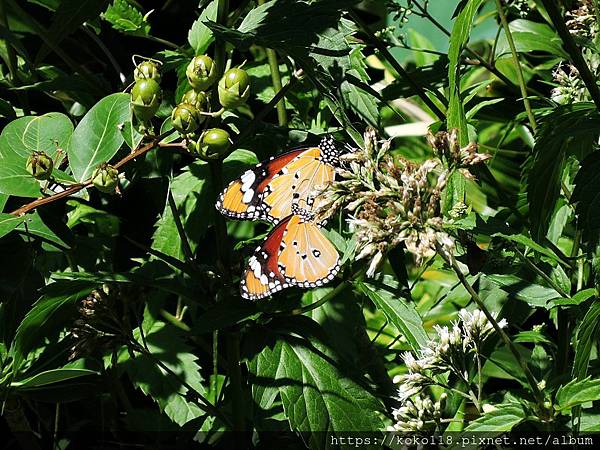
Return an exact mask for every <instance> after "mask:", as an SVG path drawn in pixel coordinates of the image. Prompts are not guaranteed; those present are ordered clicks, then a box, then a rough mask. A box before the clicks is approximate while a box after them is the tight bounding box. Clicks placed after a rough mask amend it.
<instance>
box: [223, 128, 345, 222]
mask: <svg viewBox="0 0 600 450" xmlns="http://www.w3.org/2000/svg"><path fill="white" fill-rule="evenodd" d="M339 156H340V150H339V147H338V146H337V145H336V143H335V141H334V140H333V138H332V137H331V136H326V137H324V138H323V139H322V140H321V142H320V143H319V145H318V146H317V147H302V148H298V149H295V150H290V151H289V152H286V153H284V154H282V155H280V156H277V157H272V158H271V159H269V160H267V161H263V162H261V163H259V164H258V165H256V166H255V167H253V168H252V169H249V170H247V171H246V172H244V173H243V174H242V176H241V177H240V178H238V179H236V180H234V181H232V182H231V183H230V184H229V186H227V188H226V189H225V190H224V191H223V192H222V193H221V194H220V195H219V198H218V199H217V203H216V205H215V206H216V208H217V209H218V210H219V211H220V212H221V214H223V215H225V216H226V217H229V218H231V219H241V220H244V219H247V220H264V221H267V222H270V223H272V224H273V225H276V224H278V223H279V221H281V220H283V219H285V218H286V217H288V216H290V215H291V214H292V203H293V202H301V201H304V202H306V201H307V200H308V196H309V195H310V194H311V193H312V192H313V191H314V190H315V188H316V187H317V186H326V185H328V184H329V183H331V182H332V181H333V179H334V177H335V168H336V167H337V166H338V165H339Z"/></svg>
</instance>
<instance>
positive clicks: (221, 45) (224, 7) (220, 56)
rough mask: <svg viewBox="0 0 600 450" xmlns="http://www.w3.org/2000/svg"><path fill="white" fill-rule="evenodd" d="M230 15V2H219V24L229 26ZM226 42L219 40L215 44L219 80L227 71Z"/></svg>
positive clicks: (222, 0)
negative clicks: (228, 17)
mask: <svg viewBox="0 0 600 450" xmlns="http://www.w3.org/2000/svg"><path fill="white" fill-rule="evenodd" d="M228 14H229V0H218V4H217V23H218V24H219V25H223V26H227V16H228ZM225 57H226V55H225V41H224V40H223V39H217V41H216V43H215V58H214V61H215V65H216V66H217V73H218V74H219V77H218V78H221V76H222V75H223V72H224V71H225Z"/></svg>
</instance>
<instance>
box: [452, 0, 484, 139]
mask: <svg viewBox="0 0 600 450" xmlns="http://www.w3.org/2000/svg"><path fill="white" fill-rule="evenodd" d="M481 3H482V0H468V1H467V2H466V4H465V6H464V8H463V9H462V10H461V11H460V13H459V14H458V17H457V18H456V21H455V22H454V26H453V27H452V33H451V35H450V48H449V49H448V59H449V61H450V63H449V65H448V83H449V87H450V98H449V104H448V114H447V122H448V129H452V128H457V129H458V130H459V132H460V143H461V145H466V144H468V143H469V132H468V130H467V119H466V117H465V110H464V106H463V102H462V99H461V95H460V92H461V89H460V55H461V53H462V50H463V48H464V47H465V45H467V43H468V42H469V36H470V34H471V27H472V26H473V20H474V19H475V14H476V13H477V10H478V9H479V6H480V5H481Z"/></svg>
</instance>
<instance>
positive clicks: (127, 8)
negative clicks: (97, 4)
mask: <svg viewBox="0 0 600 450" xmlns="http://www.w3.org/2000/svg"><path fill="white" fill-rule="evenodd" d="M102 18H103V19H104V20H106V21H107V22H109V23H110V24H111V25H112V27H113V28H114V29H115V30H118V31H122V32H124V33H127V34H132V35H134V36H147V35H148V33H149V32H150V24H149V23H148V22H147V21H146V17H144V15H143V14H142V13H141V12H140V11H139V10H138V9H137V8H136V7H135V6H133V5H131V4H129V2H127V0H114V1H113V4H112V5H110V6H109V7H108V8H106V11H105V12H104V13H102Z"/></svg>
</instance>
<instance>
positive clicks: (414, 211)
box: [317, 129, 489, 276]
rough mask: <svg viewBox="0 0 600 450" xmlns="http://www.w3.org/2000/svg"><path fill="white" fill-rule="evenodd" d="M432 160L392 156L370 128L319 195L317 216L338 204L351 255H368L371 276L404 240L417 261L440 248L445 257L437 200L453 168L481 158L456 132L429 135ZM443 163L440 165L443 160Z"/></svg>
mask: <svg viewBox="0 0 600 450" xmlns="http://www.w3.org/2000/svg"><path fill="white" fill-rule="evenodd" d="M429 141H430V143H431V144H432V146H433V147H434V152H435V155H436V158H435V159H429V160H426V161H424V162H422V163H419V164H418V163H415V162H411V161H407V160H405V159H402V158H394V157H393V156H392V155H390V153H389V150H390V146H391V143H390V141H378V140H377V135H376V133H375V131H374V130H372V129H369V130H367V131H366V132H365V145H364V149H358V150H356V151H354V152H351V153H348V154H346V155H343V156H342V157H341V158H340V159H341V161H342V163H343V167H342V168H341V169H339V170H338V173H339V177H338V178H339V181H336V182H335V183H333V184H331V185H330V186H329V187H328V188H327V189H326V190H325V191H324V192H322V193H321V195H320V204H319V207H318V212H317V215H318V216H319V215H325V214H332V211H334V210H336V209H337V208H338V207H340V206H341V205H345V210H346V211H347V212H348V216H349V218H348V219H347V220H348V223H349V226H350V229H351V231H353V232H354V235H355V238H356V239H357V256H356V259H363V258H365V259H366V258H369V259H370V262H369V267H368V270H367V275H368V276H373V275H374V274H375V272H376V270H377V268H378V266H379V264H380V263H381V262H382V261H383V259H384V256H385V254H386V253H387V252H388V251H389V250H390V249H392V248H394V247H395V246H397V245H399V244H401V243H404V245H405V246H406V249H407V251H409V252H410V253H411V254H413V255H414V256H415V257H416V260H417V264H420V263H421V262H422V261H423V260H424V259H425V258H428V257H431V256H433V255H434V254H435V253H436V251H437V250H438V249H439V248H440V246H441V247H442V248H443V249H444V251H446V252H448V253H449V254H450V255H452V254H453V253H454V240H453V239H452V238H451V237H450V235H448V233H446V231H445V230H444V219H443V217H442V214H441V199H442V194H443V191H444V189H445V187H446V185H447V181H448V177H449V174H450V172H451V171H452V170H460V171H464V172H465V173H467V174H468V175H469V176H470V173H469V172H468V171H467V169H468V167H470V166H472V165H475V164H479V163H481V162H484V161H486V160H487V159H488V158H489V156H488V155H484V154H480V153H477V146H476V145H475V144H470V145H468V146H466V147H464V148H461V147H460V145H458V139H457V134H456V132H454V131H453V132H451V133H438V134H437V135H435V136H432V137H430V140H429ZM442 158H443V159H444V160H446V161H447V164H446V165H444V164H443V159H442Z"/></svg>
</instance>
